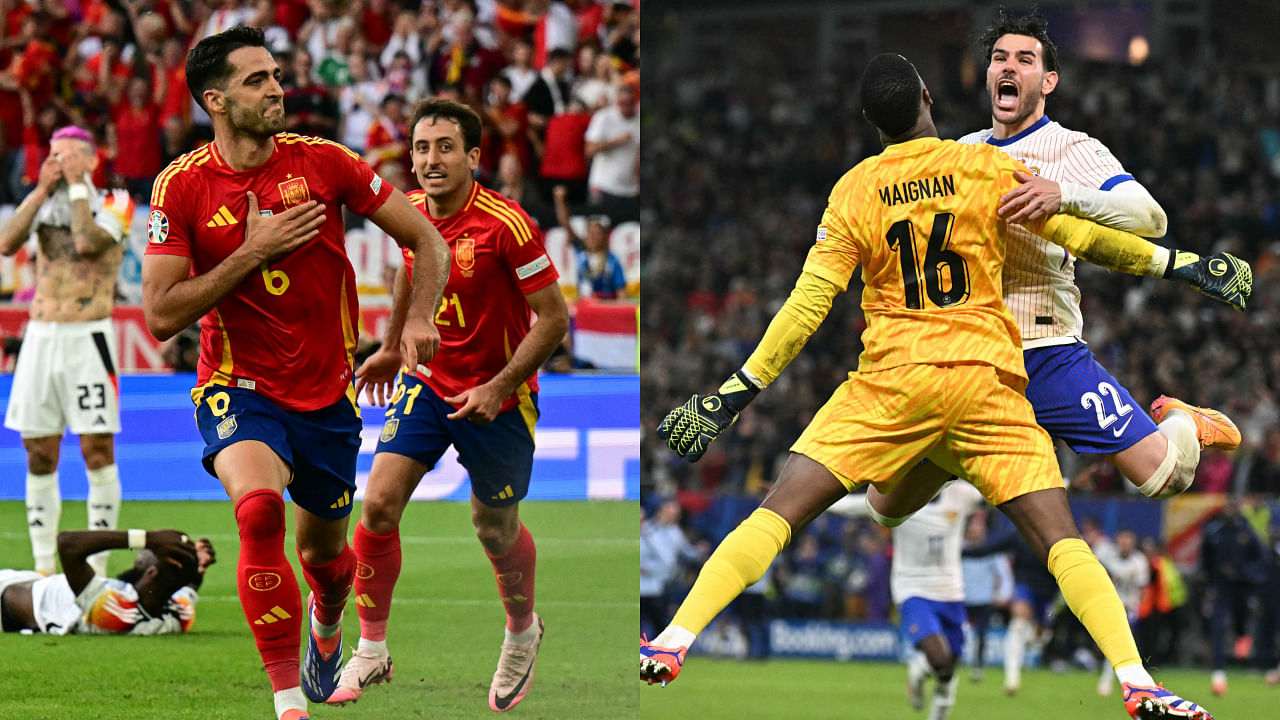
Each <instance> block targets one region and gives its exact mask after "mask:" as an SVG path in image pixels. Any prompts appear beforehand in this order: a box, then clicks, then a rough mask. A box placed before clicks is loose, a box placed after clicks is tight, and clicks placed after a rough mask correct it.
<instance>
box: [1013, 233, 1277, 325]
mask: <svg viewBox="0 0 1280 720" xmlns="http://www.w3.org/2000/svg"><path fill="white" fill-rule="evenodd" d="M1029 227H1030V228H1031V229H1032V230H1033V231H1034V232H1036V233H1037V234H1038V235H1040V236H1042V237H1044V238H1045V239H1047V240H1049V241H1051V242H1053V243H1056V244H1058V245H1061V246H1062V247H1064V248H1066V249H1067V250H1069V251H1070V252H1072V253H1074V254H1075V255H1076V256H1077V257H1081V258H1083V259H1085V260H1088V261H1089V262H1091V263H1093V264H1094V265H1100V266H1102V267H1105V268H1108V269H1110V270H1116V271H1118V272H1123V273H1128V274H1130V275H1144V276H1147V277H1162V278H1166V279H1169V280H1178V281H1180V282H1184V283H1187V284H1188V285H1190V286H1191V287H1193V288H1195V289H1196V290H1197V291H1199V292H1201V293H1204V294H1205V295H1208V296H1209V297H1211V298H1213V299H1215V300H1219V301H1222V302H1224V303H1227V304H1228V305H1230V306H1232V307H1234V308H1235V309H1237V310H1243V309H1244V307H1245V304H1246V303H1247V302H1248V300H1249V295H1250V294H1251V293H1252V292H1253V269H1252V268H1250V267H1249V263H1247V262H1245V261H1244V260H1241V259H1240V258H1238V257H1236V256H1234V255H1232V254H1230V253H1225V252H1219V253H1214V254H1212V255H1207V256H1205V257H1201V256H1199V255H1197V254H1196V253H1193V252H1187V251H1185V250H1172V249H1169V248H1165V247H1161V246H1159V245H1156V244H1154V243H1152V242H1150V241H1149V240H1145V239H1143V238H1141V237H1138V236H1137V235H1134V234H1132V233H1128V232H1124V231H1121V230H1113V229H1111V228H1108V227H1104V226H1102V225H1099V224H1097V223H1094V222H1090V221H1088V220H1083V219H1081V218H1077V217H1072V216H1070V215H1065V214H1061V213H1060V214H1057V215H1053V216H1051V217H1049V218H1048V219H1047V220H1045V221H1044V222H1043V224H1041V225H1031V226H1029Z"/></svg>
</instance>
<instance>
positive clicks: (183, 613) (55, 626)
mask: <svg viewBox="0 0 1280 720" xmlns="http://www.w3.org/2000/svg"><path fill="white" fill-rule="evenodd" d="M196 599H197V596H196V591H195V590H193V589H192V588H190V587H183V588H180V589H179V590H178V591H177V592H175V593H174V594H173V596H172V597H170V598H169V605H168V607H167V608H166V609H165V612H164V613H162V614H161V615H160V616H158V617H151V616H150V615H148V614H147V612H146V611H145V610H143V609H142V604H141V603H140V602H138V591H137V589H136V588H134V587H133V585H130V584H129V583H127V582H124V581H123V580H117V579H115V578H104V577H102V576H101V575H94V576H93V579H92V580H90V581H89V584H88V585H86V586H85V588H84V590H82V591H80V594H79V595H74V594H73V593H72V592H71V585H70V584H68V583H67V576H66V575H63V574H61V573H59V574H57V575H50V576H49V577H47V578H41V579H39V580H36V581H35V582H34V583H32V585H31V605H32V608H33V609H34V610H35V617H36V624H37V625H39V626H40V631H41V632H44V633H49V634H51V635H69V634H72V633H77V634H94V635H104V634H113V633H119V634H128V635H159V634H162V633H174V632H184V631H186V630H187V629H189V628H190V627H191V625H192V623H194V622H195V618H196Z"/></svg>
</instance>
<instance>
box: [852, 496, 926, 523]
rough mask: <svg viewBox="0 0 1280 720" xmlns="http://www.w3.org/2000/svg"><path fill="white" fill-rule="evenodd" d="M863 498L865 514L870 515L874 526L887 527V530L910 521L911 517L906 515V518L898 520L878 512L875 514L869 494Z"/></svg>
mask: <svg viewBox="0 0 1280 720" xmlns="http://www.w3.org/2000/svg"><path fill="white" fill-rule="evenodd" d="M863 497H865V498H866V503H867V514H868V515H870V516H871V519H872V520H875V521H876V524H877V525H879V526H880V527H887V528H894V527H898V526H899V525H901V524H902V523H904V522H906V521H908V520H910V519H911V515H908V516H906V517H900V518H892V517H888V516H886V515H881V514H880V513H879V512H876V509H875V507H873V506H872V505H871V493H867V494H866V495H864V496H863ZM913 514H914V513H913Z"/></svg>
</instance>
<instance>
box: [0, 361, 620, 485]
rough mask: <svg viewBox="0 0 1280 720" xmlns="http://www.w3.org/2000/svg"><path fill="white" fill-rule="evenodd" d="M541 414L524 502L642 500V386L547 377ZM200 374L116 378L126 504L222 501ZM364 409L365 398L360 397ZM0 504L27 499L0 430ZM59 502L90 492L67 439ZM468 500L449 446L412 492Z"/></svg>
mask: <svg viewBox="0 0 1280 720" xmlns="http://www.w3.org/2000/svg"><path fill="white" fill-rule="evenodd" d="M12 382H13V376H12V375H0V413H2V412H3V410H4V408H5V407H7V406H8V403H9V389H10V386H11V384H12ZM538 382H539V386H540V392H539V398H538V400H539V406H540V409H541V411H542V417H541V419H540V420H539V421H538V425H537V431H536V436H535V439H536V447H537V449H536V450H535V451H534V456H533V480H532V482H531V483H530V487H529V495H528V497H527V499H528V500H587V499H591V500H638V499H639V497H640V428H639V417H640V380H639V378H638V377H636V376H634V375H626V376H568V375H541V376H540V377H539V379H538ZM194 383H195V376H194V375H185V374H179V375H125V376H122V377H121V379H120V406H121V417H120V420H121V425H122V430H121V433H120V434H119V435H117V436H116V463H117V465H119V467H120V484H121V489H122V493H123V496H124V499H126V500H224V499H226V494H225V493H224V492H223V490H222V485H221V484H220V483H219V482H218V480H217V479H216V478H214V477H212V476H211V475H209V474H208V473H207V472H205V470H204V467H203V466H202V465H201V463H200V455H201V452H202V451H203V449H204V443H203V441H202V440H201V439H200V434H199V432H198V431H197V430H196V423H195V418H194V407H193V406H192V404H191V395H190V390H191V387H192V385H194ZM361 401H362V403H363V402H364V398H363V397H362V398H361ZM361 416H362V417H363V419H364V430H363V431H362V432H361V439H362V442H361V447H360V457H359V460H358V461H357V464H356V484H357V488H358V490H357V493H356V499H362V498H363V496H364V487H365V484H366V483H367V482H368V477H369V469H370V467H372V465H373V453H374V449H375V448H376V447H377V444H378V436H379V435H380V434H381V433H382V421H383V409H382V408H375V407H362V408H361ZM0 433H3V435H0V437H2V438H3V439H0V477H3V478H9V479H10V480H11V481H10V482H4V483H0V500H21V499H22V498H23V493H24V483H23V482H21V480H20V478H22V477H25V475H26V455H25V453H24V451H23V449H22V443H21V442H20V440H19V437H18V434H17V433H16V432H14V431H12V430H7V429H3V430H0ZM58 470H59V484H60V485H61V487H62V497H63V498H65V499H68V500H83V499H84V498H85V496H86V494H87V486H86V485H87V484H86V481H85V475H84V462H83V460H81V458H80V449H79V444H78V442H77V440H76V438H75V437H74V436H71V435H67V436H65V437H64V439H63V443H62V453H61V462H60V463H59V467H58ZM469 497H470V485H469V484H468V482H467V474H466V471H465V470H464V469H463V468H462V466H461V465H459V464H458V456H457V453H456V452H455V451H454V450H452V449H450V450H449V451H448V452H446V453H445V456H444V457H443V458H442V459H441V461H440V462H439V463H438V464H437V465H436V468H435V469H434V470H432V471H431V472H430V473H428V474H427V476H426V477H425V478H424V479H423V481H422V483H421V484H419V485H418V488H417V490H416V491H414V493H413V498H414V499H415V500H458V501H465V500H467V499H468V498H469Z"/></svg>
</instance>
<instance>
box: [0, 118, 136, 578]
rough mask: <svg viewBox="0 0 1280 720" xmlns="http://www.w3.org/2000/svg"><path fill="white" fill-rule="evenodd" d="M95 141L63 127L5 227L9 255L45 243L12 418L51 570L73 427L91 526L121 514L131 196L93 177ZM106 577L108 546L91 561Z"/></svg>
mask: <svg viewBox="0 0 1280 720" xmlns="http://www.w3.org/2000/svg"><path fill="white" fill-rule="evenodd" d="M97 166H98V155H97V146H96V145H95V144H94V142H93V136H92V135H90V134H89V132H88V131H86V130H84V129H82V128H78V127H74V126H70V127H64V128H60V129H58V130H56V131H54V133H53V136H52V138H51V140H50V142H49V156H48V158H46V159H45V161H44V162H43V163H42V164H41V166H40V177H39V181H38V182H37V184H36V187H35V188H34V189H33V190H32V191H31V192H30V193H29V194H28V195H27V196H26V197H25V198H24V199H23V200H22V202H21V203H20V204H19V205H18V207H17V208H16V209H15V210H14V212H13V215H12V216H10V217H9V219H8V220H6V221H5V222H4V223H2V224H0V254H2V255H13V254H14V253H16V252H18V250H19V249H20V248H22V247H23V246H24V245H25V244H27V243H28V241H29V240H34V242H35V246H36V263H35V271H36V291H35V296H34V297H33V298H32V300H31V308H30V311H29V314H30V320H29V321H28V322H27V325H26V328H25V330H24V333H23V338H22V350H21V352H19V354H18V363H17V366H16V367H15V368H14V373H13V389H12V391H11V392H10V395H9V406H8V409H7V410H6V412H5V417H4V426H5V427H7V428H10V429H12V430H17V431H18V432H19V433H21V434H22V446H23V448H24V449H25V450H26V453H27V487H26V501H27V528H28V533H29V534H30V537H31V550H32V555H33V556H34V560H35V569H36V570H38V571H40V572H42V573H45V574H46V575H47V574H52V573H53V571H54V568H55V565H54V553H55V539H56V538H57V535H58V522H59V517H60V515H61V511H62V495H61V490H60V489H59V484H58V456H59V452H60V446H61V442H62V435H63V432H64V431H66V430H67V429H68V428H69V429H70V430H71V432H72V433H74V434H76V435H78V436H79V437H80V454H81V455H82V456H83V457H84V464H85V468H86V475H87V476H88V480H89V497H88V503H86V504H87V506H88V513H89V518H88V522H89V527H91V528H95V529H110V528H114V527H115V526H116V520H117V518H118V517H119V515H120V474H119V471H118V470H117V468H116V460H115V433H118V432H120V398H119V395H120V391H119V381H118V378H117V376H116V361H115V357H116V333H115V330H114V328H113V327H112V324H111V310H112V306H113V305H114V302H115V283H116V273H117V272H118V271H119V269H120V263H121V260H122V258H123V257H124V246H125V244H126V243H125V236H126V235H127V234H128V229H129V223H130V222H131V221H132V219H133V201H132V200H131V199H130V198H129V194H128V193H126V192H124V191H121V190H115V191H100V190H98V189H97V188H95V187H94V186H93V172H94V169H95V168H96V167H97ZM91 562H92V563H93V564H94V567H95V569H96V570H97V572H98V574H99V575H102V574H105V573H106V569H107V555H106V553H103V554H102V555H101V556H99V557H97V558H95V559H94V560H92V561H91Z"/></svg>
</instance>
